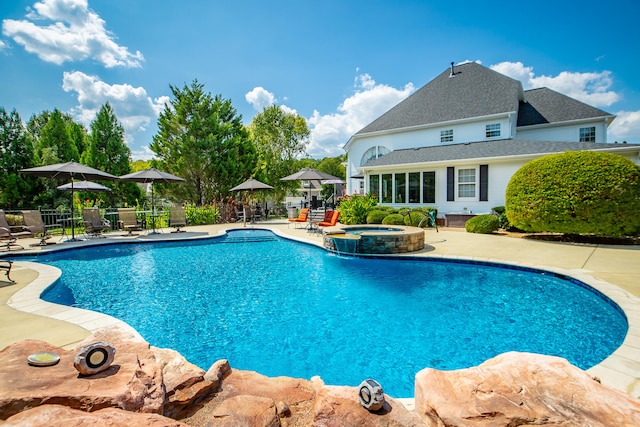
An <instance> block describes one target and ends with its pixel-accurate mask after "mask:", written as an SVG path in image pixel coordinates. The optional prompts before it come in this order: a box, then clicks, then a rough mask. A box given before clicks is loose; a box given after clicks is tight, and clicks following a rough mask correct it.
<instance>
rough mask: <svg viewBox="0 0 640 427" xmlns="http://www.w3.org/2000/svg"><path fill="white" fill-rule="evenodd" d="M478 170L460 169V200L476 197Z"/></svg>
mask: <svg viewBox="0 0 640 427" xmlns="http://www.w3.org/2000/svg"><path fill="white" fill-rule="evenodd" d="M476 184H477V183H476V169H475V168H473V169H458V198H460V199H470V198H475V197H476Z"/></svg>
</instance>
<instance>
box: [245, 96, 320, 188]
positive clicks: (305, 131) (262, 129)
mask: <svg viewBox="0 0 640 427" xmlns="http://www.w3.org/2000/svg"><path fill="white" fill-rule="evenodd" d="M250 131H251V137H252V139H253V141H254V144H255V146H256V150H257V152H258V158H259V160H258V165H257V167H256V171H255V175H256V177H257V178H258V179H260V180H261V181H263V182H265V183H267V184H269V185H271V186H273V187H274V189H275V195H276V199H278V200H281V199H282V198H284V196H285V194H286V193H287V191H290V190H293V189H294V188H298V187H299V186H300V183H299V182H295V181H293V182H292V181H281V180H280V178H283V177H285V176H287V175H291V174H292V173H294V172H296V166H297V158H298V157H300V156H302V155H304V153H305V150H306V146H307V144H308V143H309V134H310V131H309V128H308V127H307V122H306V120H305V119H304V117H301V116H299V115H297V114H293V113H287V112H285V111H283V110H282V109H281V108H280V107H279V106H277V105H271V106H269V107H265V109H264V110H262V112H261V113H258V114H256V116H255V117H254V118H253V121H252V122H251V125H250Z"/></svg>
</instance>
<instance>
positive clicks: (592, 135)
mask: <svg viewBox="0 0 640 427" xmlns="http://www.w3.org/2000/svg"><path fill="white" fill-rule="evenodd" d="M580 142H596V128H595V126H593V127H588V128H580Z"/></svg>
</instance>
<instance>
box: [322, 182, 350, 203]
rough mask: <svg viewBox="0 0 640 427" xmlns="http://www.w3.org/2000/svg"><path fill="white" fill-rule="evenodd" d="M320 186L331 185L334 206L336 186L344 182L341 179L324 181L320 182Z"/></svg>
mask: <svg viewBox="0 0 640 427" xmlns="http://www.w3.org/2000/svg"><path fill="white" fill-rule="evenodd" d="M320 183H321V184H325V185H331V184H333V204H334V205H335V204H336V184H344V181H343V180H341V179H325V180H322V181H320Z"/></svg>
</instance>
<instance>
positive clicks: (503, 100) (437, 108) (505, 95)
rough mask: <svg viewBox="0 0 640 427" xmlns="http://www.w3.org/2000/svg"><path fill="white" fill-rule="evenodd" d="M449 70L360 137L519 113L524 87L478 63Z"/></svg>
mask: <svg viewBox="0 0 640 427" xmlns="http://www.w3.org/2000/svg"><path fill="white" fill-rule="evenodd" d="M454 69H455V75H454V76H453V77H450V75H451V72H450V69H449V68H448V69H447V70H446V71H444V72H443V73H442V74H440V75H439V76H438V77H436V78H435V79H433V80H431V81H430V82H429V83H427V84H426V85H425V86H423V87H422V88H420V89H418V90H417V91H416V92H414V93H413V94H412V95H411V96H409V97H408V98H407V99H405V100H403V101H401V102H400V103H399V104H398V105H396V106H395V107H393V108H392V109H391V110H389V111H387V112H386V113H384V114H383V115H382V116H380V117H379V118H377V119H376V120H374V121H373V122H371V123H370V124H369V125H367V126H365V127H364V128H363V129H361V130H360V131H358V132H357V133H356V135H361V134H366V133H370V132H379V131H385V130H391V129H402V128H408V127H413V126H422V125H428V124H434V123H440V122H447V121H450V120H459V119H466V118H472V117H479V116H487V115H492V114H499V113H508V112H512V111H517V110H518V103H519V102H520V101H522V100H523V99H524V98H523V91H522V84H521V83H520V82H519V81H517V80H514V79H512V78H510V77H507V76H505V75H503V74H500V73H498V72H496V71H493V70H491V69H489V68H487V67H483V66H482V65H480V64H476V63H475V62H469V63H466V64H462V65H456V66H455V68H454Z"/></svg>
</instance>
